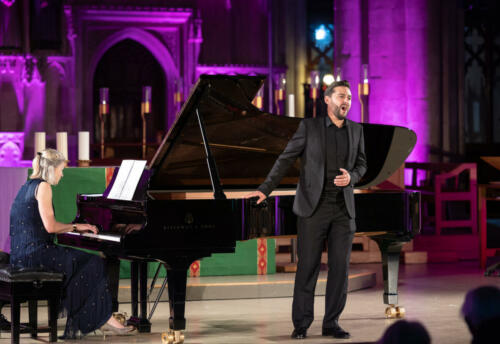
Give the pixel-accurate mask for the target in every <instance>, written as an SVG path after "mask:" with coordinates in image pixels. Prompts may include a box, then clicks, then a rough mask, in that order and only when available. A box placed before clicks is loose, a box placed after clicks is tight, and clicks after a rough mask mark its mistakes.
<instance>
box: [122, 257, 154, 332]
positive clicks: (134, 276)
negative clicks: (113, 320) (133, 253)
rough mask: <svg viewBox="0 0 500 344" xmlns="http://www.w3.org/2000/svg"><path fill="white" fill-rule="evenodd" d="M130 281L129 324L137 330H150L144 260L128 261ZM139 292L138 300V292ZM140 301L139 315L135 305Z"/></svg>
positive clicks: (146, 275)
mask: <svg viewBox="0 0 500 344" xmlns="http://www.w3.org/2000/svg"><path fill="white" fill-rule="evenodd" d="M130 283H131V293H132V295H131V296H132V316H131V317H130V319H129V320H128V322H127V323H128V324H129V325H134V326H135V327H136V328H137V330H138V331H139V332H148V333H149V332H151V323H150V322H149V320H148V315H147V306H148V300H147V289H148V285H147V283H148V263H147V262H145V261H141V262H137V261H132V262H131V263H130ZM139 293H140V295H139V296H140V300H138V297H137V296H138V294H139ZM138 301H139V302H140V312H141V313H140V316H138V312H137V310H138V309H137V308H138V307H137V306H138V303H139V302H138Z"/></svg>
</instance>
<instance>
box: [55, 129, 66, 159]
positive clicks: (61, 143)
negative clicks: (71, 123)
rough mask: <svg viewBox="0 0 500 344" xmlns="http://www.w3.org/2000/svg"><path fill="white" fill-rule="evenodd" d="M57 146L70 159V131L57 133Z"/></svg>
mask: <svg viewBox="0 0 500 344" xmlns="http://www.w3.org/2000/svg"><path fill="white" fill-rule="evenodd" d="M56 148H57V150H58V151H59V152H61V153H62V155H64V158H65V159H66V160H68V133H67V132H65V131H63V132H59V133H56Z"/></svg>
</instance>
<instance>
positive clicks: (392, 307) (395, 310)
mask: <svg viewBox="0 0 500 344" xmlns="http://www.w3.org/2000/svg"><path fill="white" fill-rule="evenodd" d="M373 239H374V240H375V241H376V242H377V244H378V246H379V248H380V252H381V253H382V275H383V278H384V303H385V304H387V305H388V307H387V308H386V310H385V314H386V316H387V317H388V318H402V317H404V315H405V309H404V308H403V307H400V306H396V305H397V303H398V273H399V258H400V255H401V248H402V247H403V244H404V242H395V241H392V240H387V239H377V238H373Z"/></svg>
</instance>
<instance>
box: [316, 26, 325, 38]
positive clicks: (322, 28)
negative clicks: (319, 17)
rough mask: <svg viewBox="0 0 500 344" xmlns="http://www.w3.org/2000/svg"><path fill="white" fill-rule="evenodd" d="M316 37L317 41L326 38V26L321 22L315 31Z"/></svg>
mask: <svg viewBox="0 0 500 344" xmlns="http://www.w3.org/2000/svg"><path fill="white" fill-rule="evenodd" d="M314 37H315V38H316V40H317V41H321V40H323V39H325V38H326V28H325V25H323V24H321V25H320V26H319V27H318V28H317V29H316V30H315V31H314Z"/></svg>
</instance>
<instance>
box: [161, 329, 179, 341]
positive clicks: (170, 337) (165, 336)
mask: <svg viewBox="0 0 500 344" xmlns="http://www.w3.org/2000/svg"><path fill="white" fill-rule="evenodd" d="M161 342H162V344H182V343H184V332H183V331H174V330H168V332H163V333H162V334H161Z"/></svg>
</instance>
